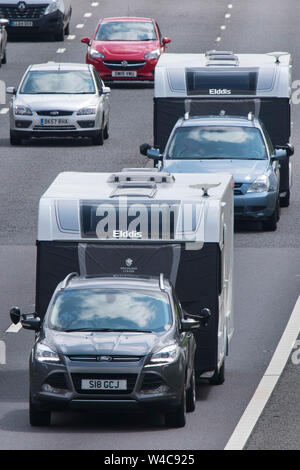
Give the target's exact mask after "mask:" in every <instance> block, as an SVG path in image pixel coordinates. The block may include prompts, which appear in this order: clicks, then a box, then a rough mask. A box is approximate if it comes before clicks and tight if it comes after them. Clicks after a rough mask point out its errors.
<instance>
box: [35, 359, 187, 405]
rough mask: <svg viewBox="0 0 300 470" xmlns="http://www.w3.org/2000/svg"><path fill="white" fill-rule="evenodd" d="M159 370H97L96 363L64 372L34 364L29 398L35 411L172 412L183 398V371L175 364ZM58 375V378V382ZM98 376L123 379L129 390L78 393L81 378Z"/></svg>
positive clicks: (140, 366)
mask: <svg viewBox="0 0 300 470" xmlns="http://www.w3.org/2000/svg"><path fill="white" fill-rule="evenodd" d="M160 369H161V370H160V371H158V370H157V368H155V367H153V368H144V367H143V361H140V363H139V364H138V365H137V366H136V367H135V366H132V364H130V363H124V364H122V365H117V366H116V367H113V368H112V367H111V366H107V364H103V366H102V365H100V366H99V363H96V364H95V365H94V364H89V366H88V367H82V366H76V367H67V368H66V367H64V366H63V365H61V366H57V365H56V366H55V365H51V364H37V363H35V364H34V366H31V374H30V376H31V385H30V390H31V397H32V401H33V403H34V404H35V405H36V406H37V407H39V408H40V409H49V410H52V411H63V410H68V409H78V410H99V411H108V410H109V411H114V410H115V411H118V410H124V411H126V410H131V411H134V410H135V411H147V410H148V409H157V410H166V409H174V407H177V406H178V405H179V403H180V400H181V397H182V387H183V384H184V372H183V373H182V370H184V369H183V368H181V367H179V365H178V363H175V364H172V365H167V366H163V367H161V368H160ZM112 370H113V373H112ZM57 374H58V375H59V376H60V378H59V379H57V377H58V375H57ZM99 375H101V376H103V375H104V376H106V377H107V376H109V379H111V378H114V377H116V379H117V378H121V379H122V378H124V379H126V380H127V386H128V390H126V391H123V392H120V391H105V392H103V391H101V392H98V391H83V390H81V385H80V384H81V379H82V378H88V377H89V378H98V377H99ZM96 376H97V377H96ZM57 380H58V382H59V383H58V384H57ZM103 380H104V379H103ZM55 381H56V382H55ZM50 384H51V385H50ZM180 384H182V385H180ZM49 385H50V387H51V388H50V387H49ZM57 385H59V388H58V387H57ZM45 386H46V388H45Z"/></svg>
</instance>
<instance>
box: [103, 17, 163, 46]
mask: <svg viewBox="0 0 300 470" xmlns="http://www.w3.org/2000/svg"><path fill="white" fill-rule="evenodd" d="M96 40H97V41H156V40H157V35H156V31H155V28H154V25H153V23H151V22H142V21H136V22H135V21H128V22H126V21H112V22H110V23H102V24H101V25H100V26H99V28H98V31H97V35H96Z"/></svg>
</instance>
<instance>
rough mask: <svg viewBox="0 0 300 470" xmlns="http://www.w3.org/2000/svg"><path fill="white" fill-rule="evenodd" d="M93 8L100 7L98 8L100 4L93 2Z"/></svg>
mask: <svg viewBox="0 0 300 470" xmlns="http://www.w3.org/2000/svg"><path fill="white" fill-rule="evenodd" d="M91 6H92V7H98V6H99V2H93V3H92V4H91Z"/></svg>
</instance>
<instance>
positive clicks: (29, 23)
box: [10, 21, 33, 28]
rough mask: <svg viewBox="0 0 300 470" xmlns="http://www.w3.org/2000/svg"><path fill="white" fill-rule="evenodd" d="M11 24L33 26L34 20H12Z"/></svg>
mask: <svg viewBox="0 0 300 470" xmlns="http://www.w3.org/2000/svg"><path fill="white" fill-rule="evenodd" d="M10 26H15V27H21V28H24V27H25V28H30V27H32V26H33V21H11V22H10Z"/></svg>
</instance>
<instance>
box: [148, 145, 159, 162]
mask: <svg viewBox="0 0 300 470" xmlns="http://www.w3.org/2000/svg"><path fill="white" fill-rule="evenodd" d="M147 157H148V158H151V159H152V160H156V161H157V160H162V155H161V153H160V151H159V149H154V148H150V149H148V150H147Z"/></svg>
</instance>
